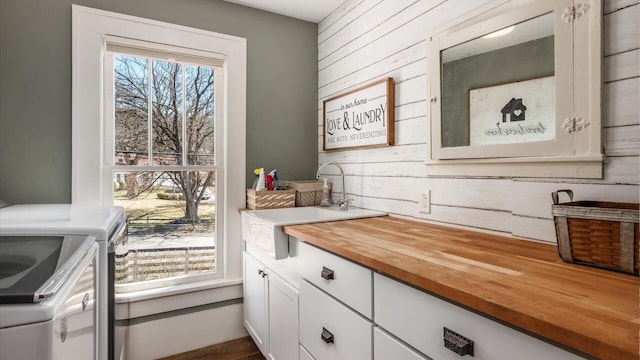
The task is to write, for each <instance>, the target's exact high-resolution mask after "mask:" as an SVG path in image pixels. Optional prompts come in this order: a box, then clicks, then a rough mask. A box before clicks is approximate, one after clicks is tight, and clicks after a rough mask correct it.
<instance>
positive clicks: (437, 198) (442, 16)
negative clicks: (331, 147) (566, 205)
mask: <svg viewBox="0 0 640 360" xmlns="http://www.w3.org/2000/svg"><path fill="white" fill-rule="evenodd" d="M488 1H489V0H477V1H468V0H448V1H442V0H418V1H416V0H347V1H346V2H345V3H344V4H343V5H342V6H340V7H339V8H338V9H336V10H335V11H334V12H333V13H332V14H331V15H329V16H328V17H327V18H326V19H325V20H323V21H322V22H321V23H320V24H319V27H318V70H319V73H318V96H319V99H318V152H319V154H318V161H319V163H323V162H325V161H330V160H333V161H337V162H338V163H340V164H341V166H342V167H343V169H344V171H345V174H346V188H347V193H348V195H349V197H350V198H352V199H353V200H354V205H355V206H358V207H363V208H368V209H375V210H382V211H387V212H389V213H390V214H392V215H395V216H400V217H406V218H410V219H416V220H424V221H429V222H435V223H440V224H446V225H452V226H462V227H470V228H473V229H476V230H481V231H487V232H495V233H499V234H503V235H507V236H512V235H513V236H515V237H520V238H527V239H535V240H542V241H547V242H555V233H554V227H553V220H552V216H551V196H550V194H551V192H552V191H554V190H558V189H562V188H569V189H572V190H573V191H574V193H575V195H576V199H577V200H582V199H591V200H607V201H620V202H638V201H639V198H640V186H639V184H640V179H639V178H640V157H639V152H640V125H639V121H638V119H639V113H640V105H639V104H640V98H639V89H640V20H639V19H640V2H639V1H638V0H633V1H631V0H626V1H625V0H605V1H604V42H605V45H604V51H605V58H604V79H605V85H604V91H603V93H604V96H603V109H604V110H603V112H604V113H603V124H604V126H603V127H604V129H603V133H602V136H603V143H604V147H605V153H606V162H605V168H604V169H605V170H604V179H603V180H597V181H591V180H587V181H585V180H572V179H527V178H513V179H512V178H455V177H441V178H432V177H427V172H428V168H427V166H426V165H425V164H424V161H425V159H426V156H427V155H426V150H427V145H428V143H429V141H430V140H429V139H427V135H426V134H427V126H429V116H428V104H427V102H426V99H427V97H428V90H427V88H428V81H429V74H428V73H426V69H427V58H426V53H427V51H426V50H427V44H426V36H427V34H429V33H430V32H432V31H434V30H435V29H438V28H441V27H442V26H444V25H445V24H446V23H448V22H449V21H451V20H454V19H456V18H458V17H460V16H462V15H464V14H466V13H468V12H469V11H471V10H473V9H474V8H477V7H479V6H481V5H483V4H485V3H487V2H488ZM388 76H390V77H393V78H394V81H395V136H396V138H395V146H392V147H387V148H375V149H360V150H343V151H333V152H323V151H322V100H324V99H327V98H330V97H332V96H335V95H338V94H340V93H342V92H345V91H348V90H351V89H353V88H356V87H359V86H362V85H365V84H367V83H370V82H372V81H374V80H377V79H381V78H384V77H388ZM327 170H328V171H330V169H329V168H327ZM329 174H331V173H329ZM333 174H337V172H333ZM330 177H332V179H331V180H332V181H333V183H334V187H335V189H336V190H337V191H341V189H340V188H341V185H340V182H339V181H336V180H338V179H337V178H335V177H333V176H330ZM425 189H431V202H432V204H431V214H421V213H419V211H418V199H419V195H420V192H421V191H422V190H425Z"/></svg>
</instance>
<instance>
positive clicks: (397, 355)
mask: <svg viewBox="0 0 640 360" xmlns="http://www.w3.org/2000/svg"><path fill="white" fill-rule="evenodd" d="M373 358H374V359H376V360H378V359H393V360H429V358H427V357H425V356H423V355H422V354H420V353H418V352H417V351H415V350H413V349H411V348H409V347H408V346H407V345H406V344H404V343H402V342H401V341H399V340H398V339H396V338H395V337H393V336H391V335H389V333H387V332H386V331H384V330H382V329H381V328H379V327H376V328H375V329H374V330H373Z"/></svg>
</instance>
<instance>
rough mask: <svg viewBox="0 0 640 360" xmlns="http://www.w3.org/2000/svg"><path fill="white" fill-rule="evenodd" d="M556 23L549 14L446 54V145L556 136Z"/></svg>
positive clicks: (443, 76)
mask: <svg viewBox="0 0 640 360" xmlns="http://www.w3.org/2000/svg"><path fill="white" fill-rule="evenodd" d="M553 22H554V17H553V13H548V14H545V15H542V16H538V17H536V18H533V19H530V20H527V21H525V22H522V23H519V24H516V25H515V26H511V27H507V28H505V29H498V30H497V31H494V32H491V33H489V34H485V35H484V36H481V37H478V38H475V39H473V40H470V41H468V42H465V43H462V44H459V45H456V46H454V47H451V48H448V49H445V50H443V51H441V53H440V55H441V63H442V67H441V81H442V83H441V99H442V103H441V104H442V108H441V112H442V146H443V147H457V146H469V145H485V144H502V143H514V142H530V141H544V140H549V139H553V138H554V136H555V134H554V132H555V127H554V126H553V124H555V118H554V111H553V109H554V108H555V94H554V89H555V87H554V84H553V75H554V68H555V64H554V23H553ZM509 28H512V30H510V31H507V30H508V29H509ZM500 32H502V34H500V36H498V34H499V33H500ZM541 79H546V80H541ZM549 79H551V81H549ZM516 84H517V85H518V86H515V87H513V88H511V87H510V86H511V85H516ZM505 86H506V88H505ZM480 89H481V90H480ZM494 90H495V91H494ZM498 90H500V91H498ZM541 95H544V96H541ZM532 96H533V97H532ZM497 97H499V98H497ZM472 101H473V103H472ZM471 105H474V106H471ZM479 105H481V106H480V107H479ZM525 105H526V106H525ZM470 108H471V109H480V108H482V109H483V110H482V112H479V111H477V112H476V113H475V114H472V113H471V112H470V111H469V109H470ZM474 111H475V110H474ZM525 111H526V112H525ZM521 113H522V115H520V114H521ZM505 114H506V115H505ZM525 115H526V117H525ZM513 121H517V123H514V122H513ZM472 122H481V124H474V125H473V126H472V125H471V123H472Z"/></svg>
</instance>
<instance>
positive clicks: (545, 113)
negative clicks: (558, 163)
mask: <svg viewBox="0 0 640 360" xmlns="http://www.w3.org/2000/svg"><path fill="white" fill-rule="evenodd" d="M468 95H469V145H488V144H513V143H523V142H532V141H544V140H551V139H553V138H554V137H555V126H556V125H555V124H556V121H555V100H554V99H555V78H554V77H553V76H547V77H541V78H536V79H530V80H522V81H517V82H512V83H508V84H500V85H495V86H488V87H482V88H477V89H470V90H469V94H468Z"/></svg>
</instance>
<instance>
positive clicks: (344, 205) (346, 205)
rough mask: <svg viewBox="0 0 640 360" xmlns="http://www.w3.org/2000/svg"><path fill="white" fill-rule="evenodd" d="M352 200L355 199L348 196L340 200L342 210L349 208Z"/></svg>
mask: <svg viewBox="0 0 640 360" xmlns="http://www.w3.org/2000/svg"><path fill="white" fill-rule="evenodd" d="M352 202H353V199H349V198H346V197H345V198H342V199H340V200H338V205H339V206H340V210H348V209H349V204H351V203H352Z"/></svg>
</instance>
